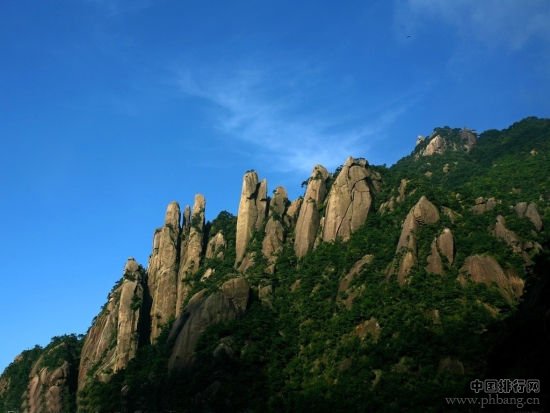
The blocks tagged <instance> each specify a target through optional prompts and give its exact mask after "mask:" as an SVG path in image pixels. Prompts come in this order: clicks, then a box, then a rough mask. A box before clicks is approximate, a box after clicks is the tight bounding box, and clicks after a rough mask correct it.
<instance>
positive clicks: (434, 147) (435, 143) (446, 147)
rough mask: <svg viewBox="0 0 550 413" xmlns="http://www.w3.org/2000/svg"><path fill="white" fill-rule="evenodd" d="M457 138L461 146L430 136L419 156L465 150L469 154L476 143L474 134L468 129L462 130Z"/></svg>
mask: <svg viewBox="0 0 550 413" xmlns="http://www.w3.org/2000/svg"><path fill="white" fill-rule="evenodd" d="M459 137H460V140H461V144H462V146H460V145H459V144H457V143H455V142H453V141H452V140H449V139H445V138H443V137H441V135H438V134H436V135H432V136H431V137H430V138H429V141H428V144H427V145H426V147H425V148H424V149H423V150H422V151H421V152H420V155H422V156H432V155H436V154H442V153H445V152H446V151H457V150H465V151H467V152H469V151H470V150H471V149H472V148H473V147H474V146H475V145H476V143H477V137H476V134H475V133H474V132H472V131H471V130H469V129H462V130H461V131H460V134H459Z"/></svg>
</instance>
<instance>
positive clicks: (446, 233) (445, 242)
mask: <svg viewBox="0 0 550 413" xmlns="http://www.w3.org/2000/svg"><path fill="white" fill-rule="evenodd" d="M437 248H438V250H439V252H441V254H442V255H443V256H444V257H445V258H446V259H447V262H448V263H449V265H452V264H453V262H454V258H455V241H454V237H453V232H452V231H451V230H450V229H449V228H445V229H443V232H442V233H441V234H440V235H439V237H437Z"/></svg>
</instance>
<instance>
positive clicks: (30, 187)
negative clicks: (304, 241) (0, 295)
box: [0, 0, 550, 370]
mask: <svg viewBox="0 0 550 413" xmlns="http://www.w3.org/2000/svg"><path fill="white" fill-rule="evenodd" d="M362 3H363V2H352V3H348V4H347V5H346V6H342V5H338V6H335V5H332V4H329V3H326V2H324V3H318V2H311V3H303V4H301V5H300V7H297V6H296V5H295V4H293V3H290V2H278V3H277V5H273V4H272V5H265V6H261V7H260V6H257V5H254V6H251V5H244V4H243V5H231V6H229V5H226V4H223V3H222V2H219V3H217V4H216V6H211V7H208V9H206V8H204V7H203V6H199V5H183V4H180V2H175V1H166V2H150V1H138V2H135V1H132V2H130V1H126V0H81V1H76V2H69V1H66V2H61V3H58V4H57V5H56V6H53V5H51V4H36V3H35V2H32V3H31V2H24V1H23V2H16V3H13V4H9V5H7V4H5V5H2V13H1V17H0V21H1V23H2V24H1V25H0V27H1V29H0V32H1V33H2V36H1V37H2V39H4V40H3V41H2V42H1V43H0V44H1V46H0V47H1V51H2V55H3V62H4V65H3V69H4V70H3V76H2V79H1V80H0V84H1V85H2V90H3V99H2V101H1V102H0V105H1V106H0V108H1V111H2V113H3V114H4V115H5V116H3V121H2V122H1V123H2V124H1V125H0V134H1V135H2V136H4V137H5V139H4V140H3V143H4V145H5V146H4V148H3V151H2V155H3V156H2V162H1V165H2V166H1V168H2V170H1V171H0V175H1V176H2V177H3V178H4V179H2V182H3V185H2V191H3V192H2V198H3V199H5V200H6V202H3V203H2V205H1V206H0V208H1V211H0V212H1V214H2V216H3V229H4V233H5V236H4V241H3V242H2V248H1V249H0V250H1V251H2V252H1V254H2V255H1V256H0V258H2V261H3V262H4V266H3V278H4V279H8V280H9V283H8V285H7V290H8V291H9V294H7V297H6V300H4V301H3V302H2V304H1V307H0V314H2V315H1V316H0V323H2V325H4V326H6V328H7V330H8V331H9V337H10V338H9V340H4V341H3V343H2V344H1V345H0V370H1V369H3V368H4V367H5V366H6V365H7V364H8V363H9V362H10V361H11V360H12V359H13V358H14V357H15V355H16V354H17V353H18V352H19V351H21V349H23V348H28V347H31V346H33V345H34V344H35V343H40V344H46V343H47V342H48V341H49V338H50V337H51V336H52V335H56V334H63V333H66V332H71V331H74V332H76V333H84V332H85V331H86V329H87V328H88V326H89V324H90V321H91V319H92V317H93V316H94V315H95V314H96V313H97V310H98V308H99V307H100V306H101V304H102V303H103V301H104V298H105V292H106V291H108V290H109V288H110V287H111V285H112V284H113V282H114V281H115V280H116V279H117V278H118V277H119V276H120V274H121V271H122V268H123V265H124V262H125V260H126V258H127V257H128V256H135V257H136V258H137V260H138V261H139V262H140V263H141V264H143V265H146V263H147V257H148V254H149V253H150V249H151V242H152V239H151V231H152V229H153V228H155V227H158V226H160V225H161V224H162V217H161V215H159V211H162V210H163V209H164V208H165V206H166V205H167V203H168V202H170V201H172V200H177V201H179V202H180V204H181V205H182V207H183V206H184V205H185V204H190V205H192V204H193V199H194V196H195V194H196V193H203V194H204V195H205V198H206V200H207V203H208V207H207V208H206V210H207V218H208V219H212V218H213V217H214V216H215V215H216V214H217V213H218V212H219V211H220V210H222V209H227V210H229V211H231V212H232V213H236V212H237V207H238V193H239V190H240V185H241V177H242V174H243V173H244V171H246V170H248V169H256V170H257V171H258V173H259V174H260V175H261V176H262V177H266V178H267V179H268V182H269V185H270V188H271V189H274V188H275V187H276V186H277V185H282V186H284V187H285V188H286V189H287V191H288V197H289V199H295V198H296V197H297V196H298V195H301V194H302V190H301V189H300V186H299V183H300V182H301V181H302V180H304V179H306V178H307V176H309V173H310V171H311V169H312V167H313V166H314V165H315V164H323V165H324V166H325V167H327V168H328V169H329V170H334V168H335V167H336V166H338V165H340V164H342V163H344V161H345V159H346V158H347V156H349V155H352V156H354V157H366V158H367V159H368V161H369V162H371V163H374V164H380V163H387V164H391V163H393V162H395V161H396V160H397V159H399V158H400V157H401V156H403V155H406V154H407V153H409V152H410V151H411V150H412V148H413V147H414V141H415V139H416V136H417V135H418V134H429V133H430V132H431V130H432V128H433V127H436V126H442V125H444V124H449V125H450V126H453V127H462V126H468V127H471V128H473V129H478V130H479V131H482V130H484V129H487V128H503V127H506V126H508V125H509V124H510V123H511V122H513V121H516V120H518V119H521V118H522V117H524V116H527V115H538V116H548V113H549V109H550V107H549V106H548V105H549V103H548V100H547V98H546V97H547V96H548V94H549V92H550V82H549V73H550V70H549V67H550V64H549V62H548V57H547V56H548V55H550V54H549V53H548V51H549V39H550V30H549V29H548V27H547V25H545V24H542V23H544V22H546V21H547V20H548V16H549V15H550V6H549V5H548V4H547V2H544V1H531V2H521V3H518V2H513V1H504V2H498V4H497V2H483V3H482V4H480V2H475V1H462V2H457V3H453V4H452V5H451V3H448V2H441V1H434V2H425V1H419V0H410V1H395V2H373V3H371V4H369V5H364V4H362ZM459 22H460V23H459ZM30 245H32V247H30ZM22 291H25V292H26V294H21V292H22ZM83 291H85V292H86V294H85V295H83V294H82V292H83ZM38 305H40V311H37V306H38ZM68 310H69V311H68ZM22 325H33V326H34V328H33V329H32V330H27V329H22V328H20V326H22Z"/></svg>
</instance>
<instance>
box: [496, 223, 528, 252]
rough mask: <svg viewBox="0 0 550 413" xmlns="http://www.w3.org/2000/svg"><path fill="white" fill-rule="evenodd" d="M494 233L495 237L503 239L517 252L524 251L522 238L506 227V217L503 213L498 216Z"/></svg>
mask: <svg viewBox="0 0 550 413" xmlns="http://www.w3.org/2000/svg"><path fill="white" fill-rule="evenodd" d="M493 234H494V235H495V237H497V238H499V239H501V240H503V241H504V242H505V243H506V244H507V245H508V246H509V247H511V248H512V251H514V252H515V253H517V254H519V253H521V252H522V245H521V244H522V243H521V240H520V239H519V237H518V236H517V235H516V233H515V232H514V231H511V230H509V229H508V228H506V219H505V218H504V217H503V216H502V215H498V216H497V221H496V223H495V226H494V228H493Z"/></svg>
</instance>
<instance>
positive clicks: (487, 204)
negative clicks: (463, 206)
mask: <svg viewBox="0 0 550 413" xmlns="http://www.w3.org/2000/svg"><path fill="white" fill-rule="evenodd" d="M497 203H498V201H497V200H496V199H495V198H493V197H491V198H484V197H482V196H480V197H478V198H476V200H475V205H474V206H473V207H472V212H473V213H474V214H478V215H479V214H484V213H485V212H487V211H490V210H492V209H494V208H495V207H496V206H497Z"/></svg>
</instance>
